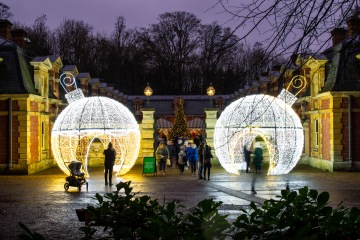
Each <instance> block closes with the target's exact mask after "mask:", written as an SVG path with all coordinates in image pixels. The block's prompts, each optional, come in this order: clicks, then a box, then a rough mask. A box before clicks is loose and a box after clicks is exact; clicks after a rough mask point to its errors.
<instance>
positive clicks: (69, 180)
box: [64, 161, 88, 191]
mask: <svg viewBox="0 0 360 240" xmlns="http://www.w3.org/2000/svg"><path fill="white" fill-rule="evenodd" d="M81 165H82V163H81V162H78V161H72V162H71V163H70V164H69V165H68V168H69V170H70V174H71V176H68V177H66V183H65V184H64V188H65V191H67V190H68V189H69V187H77V188H78V189H79V191H81V186H82V185H83V184H86V191H87V190H88V183H87V181H86V179H85V173H83V172H81V170H80V168H81Z"/></svg>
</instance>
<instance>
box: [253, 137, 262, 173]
mask: <svg viewBox="0 0 360 240" xmlns="http://www.w3.org/2000/svg"><path fill="white" fill-rule="evenodd" d="M262 161H263V150H262V148H261V145H260V143H255V149H254V157H253V162H254V165H255V171H256V173H258V174H261V166H262Z"/></svg>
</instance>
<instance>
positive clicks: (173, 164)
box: [166, 141, 177, 168]
mask: <svg viewBox="0 0 360 240" xmlns="http://www.w3.org/2000/svg"><path fill="white" fill-rule="evenodd" d="M166 147H167V149H168V151H169V155H170V167H171V168H175V167H176V165H177V163H176V149H175V146H174V143H173V141H168V145H167V146H166Z"/></svg>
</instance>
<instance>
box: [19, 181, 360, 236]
mask: <svg viewBox="0 0 360 240" xmlns="http://www.w3.org/2000/svg"><path fill="white" fill-rule="evenodd" d="M130 184H131V182H121V183H119V184H117V185H116V191H114V192H112V193H106V194H105V195H104V196H101V195H100V194H96V195H95V198H96V200H97V204H96V206H88V207H87V212H88V214H89V216H90V220H89V224H88V225H87V226H85V227H81V228H80V230H81V231H82V232H84V233H85V237H84V238H82V239H93V237H94V235H95V233H96V231H98V230H99V228H100V229H101V230H102V231H103V233H102V234H101V235H102V236H104V239H173V240H176V239H347V240H349V239H358V238H359V236H360V210H359V209H358V208H346V207H344V206H342V203H340V204H339V206H338V207H336V208H335V209H333V208H332V207H331V206H329V198H330V196H329V193H328V192H322V193H320V194H319V193H318V191H316V190H309V189H308V188H307V187H304V188H301V189H299V190H298V192H297V191H290V190H282V191H281V195H280V196H277V197H276V198H277V200H274V199H270V200H266V201H265V202H264V204H263V205H262V206H257V205H256V204H255V203H251V204H250V208H249V209H240V211H241V214H240V215H239V216H238V217H237V218H236V220H235V221H234V222H232V223H230V222H229V221H228V220H227V217H228V216H227V215H221V214H219V212H218V208H219V207H220V206H221V204H222V202H215V201H213V199H204V200H202V201H200V202H199V203H198V204H197V205H196V206H195V207H194V208H191V209H189V210H186V209H185V208H184V206H183V205H181V204H180V202H179V201H177V200H174V201H170V202H167V203H166V202H165V199H164V201H163V203H162V204H160V203H159V202H158V200H152V199H150V197H149V196H139V197H138V196H137V193H132V187H130ZM21 227H22V228H23V229H24V230H25V231H26V232H27V233H28V234H27V235H26V234H22V235H21V236H20V239H43V238H41V237H42V236H41V235H40V234H38V233H32V232H31V231H30V230H29V229H28V228H26V227H25V226H24V225H21ZM34 237H36V238H34Z"/></svg>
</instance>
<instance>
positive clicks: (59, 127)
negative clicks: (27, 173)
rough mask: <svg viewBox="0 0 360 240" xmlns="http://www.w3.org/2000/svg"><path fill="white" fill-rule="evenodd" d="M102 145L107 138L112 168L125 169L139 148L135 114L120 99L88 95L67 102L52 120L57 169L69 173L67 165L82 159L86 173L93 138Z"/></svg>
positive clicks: (106, 142) (115, 169)
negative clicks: (112, 149) (114, 151)
mask: <svg viewBox="0 0 360 240" xmlns="http://www.w3.org/2000/svg"><path fill="white" fill-rule="evenodd" d="M96 138H97V139H99V140H100V141H101V142H102V144H103V146H104V149H106V148H107V145H108V143H109V142H110V141H111V142H112V143H113V147H114V148H115V150H116V152H117V155H116V159H115V166H114V171H116V173H117V174H118V175H122V174H125V173H127V172H128V171H129V170H130V169H131V168H132V166H133V165H134V164H135V161H136V159H137V156H138V154H139V148H140V130H139V126H138V124H137V122H136V120H135V117H134V116H133V115H132V113H131V112H130V111H129V109H128V108H126V107H125V106H124V105H122V104H121V103H119V102H117V101H115V100H112V99H110V98H106V97H89V98H82V99H79V100H76V101H74V102H72V103H71V104H69V106H67V107H66V108H65V109H64V110H63V111H62V112H61V113H60V115H59V116H58V118H57V119H56V121H55V124H54V127H53V130H52V136H51V146H52V151H53V154H54V157H55V160H56V162H57V164H58V165H59V167H60V169H61V170H62V171H63V172H64V173H66V174H67V175H69V174H70V172H69V170H68V168H67V165H68V164H69V163H70V162H71V161H73V160H77V161H79V162H82V163H83V164H82V171H83V172H85V174H86V176H87V177H88V170H87V165H88V164H87V163H88V157H89V153H90V147H91V144H92V142H93V141H94V139H96Z"/></svg>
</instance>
